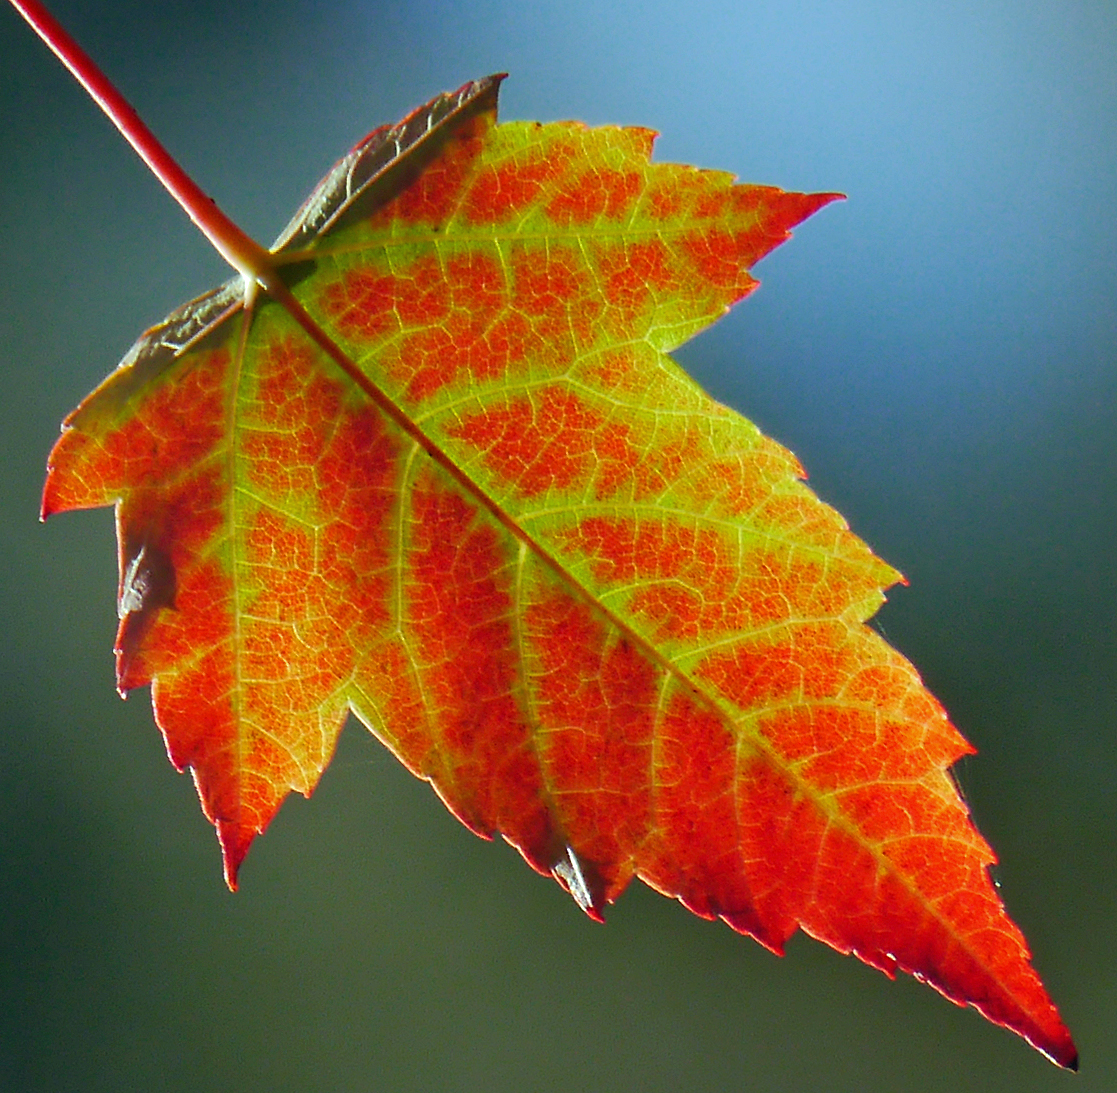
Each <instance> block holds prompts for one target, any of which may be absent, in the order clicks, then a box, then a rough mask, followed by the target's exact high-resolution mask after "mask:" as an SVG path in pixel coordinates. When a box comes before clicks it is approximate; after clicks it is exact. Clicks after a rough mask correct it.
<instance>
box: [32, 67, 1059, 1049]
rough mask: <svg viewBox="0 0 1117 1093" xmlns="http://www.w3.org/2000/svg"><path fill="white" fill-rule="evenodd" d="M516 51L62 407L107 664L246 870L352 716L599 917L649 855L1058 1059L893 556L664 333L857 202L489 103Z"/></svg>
mask: <svg viewBox="0 0 1117 1093" xmlns="http://www.w3.org/2000/svg"><path fill="white" fill-rule="evenodd" d="M499 82H500V77H492V78H489V79H487V80H482V81H480V82H478V83H473V84H469V85H466V86H465V87H463V88H462V89H461V90H459V91H458V92H457V93H455V94H452V95H443V96H440V97H438V98H437V99H435V100H433V101H432V102H431V103H429V104H428V105H427V106H425V107H423V108H421V109H419V110H417V111H415V112H414V113H413V114H411V115H410V116H409V117H408V118H407V119H405V120H404V121H403V122H401V123H400V124H399V125H397V126H393V127H386V128H383V129H380V130H377V131H376V132H374V133H373V134H371V135H370V136H369V137H368V138H367V139H366V140H365V141H363V142H362V143H361V144H360V145H358V146H357V147H356V148H355V149H354V150H353V151H352V152H351V153H350V154H349V155H348V156H347V157H346V158H345V159H343V160H342V161H341V162H340V163H339V164H338V165H337V166H336V167H335V168H334V169H333V171H332V172H331V173H330V174H329V175H328V176H327V177H326V179H325V180H324V181H323V182H322V183H321V184H320V186H319V187H318V188H317V189H316V190H315V192H314V193H313V194H312V196H311V197H310V199H309V200H308V201H307V202H306V203H305V204H304V206H303V207H302V209H301V210H300V211H299V213H298V214H297V215H296V216H295V218H294V219H293V220H292V222H291V224H290V225H289V226H288V227H287V229H286V230H285V231H284V232H283V233H282V235H281V236H280V238H279V240H278V241H277V242H276V244H275V246H274V248H273V250H272V256H271V258H270V260H269V268H270V269H271V270H272V271H273V272H274V274H275V276H273V277H271V279H270V280H269V281H268V282H267V283H266V284H265V285H264V288H263V289H262V290H261V289H260V288H259V287H258V286H257V285H256V284H255V283H254V282H251V281H250V279H249V278H248V277H237V278H235V279H234V280H232V281H230V282H229V283H228V284H226V285H225V286H223V287H221V288H219V289H217V290H215V291H214V292H212V293H210V294H208V295H206V296H203V297H201V298H200V299H198V300H195V301H193V302H192V303H190V304H188V305H186V306H185V307H183V308H181V309H180V310H178V311H176V312H175V313H174V314H172V315H171V316H170V317H169V318H168V319H167V320H166V321H165V322H164V323H162V324H161V325H159V326H157V327H155V328H154V329H152V330H150V331H148V332H147V333H146V334H145V335H144V336H143V337H142V338H141V339H140V340H139V341H138V342H137V344H136V345H135V346H134V347H133V349H132V350H131V351H130V353H129V354H128V355H127V357H126V358H125V359H124V361H123V362H122V363H121V365H120V366H119V367H118V369H117V370H116V371H115V372H114V373H113V374H112V375H110V376H109V378H108V379H107V380H105V382H104V383H103V384H102V385H101V386H100V387H99V388H98V389H97V390H96V391H95V392H93V394H91V395H90V396H89V397H88V398H87V399H86V400H85V401H84V402H83V403H82V404H81V406H80V407H79V408H78V409H77V410H76V411H75V412H74V413H73V414H71V415H70V417H69V418H68V419H67V420H66V422H65V426H64V431H63V435H62V437H61V438H60V439H59V441H58V442H57V444H56V445H55V447H54V450H53V451H52V453H51V456H50V460H49V472H48V477H47V482H46V485H45V489H44V495H43V506H42V513H43V516H44V517H46V516H49V515H51V514H53V513H56V512H60V511H64V510H69V509H79V508H89V507H94V506H101V505H115V506H116V512H117V530H118V541H119V565H120V587H119V611H120V627H119V631H118V635H117V642H116V653H117V676H118V685H119V688H120V690H121V692H122V693H123V692H127V691H129V690H131V689H133V688H135V687H139V686H143V685H146V684H148V683H150V684H151V685H152V698H153V706H154V709H155V716H156V720H157V722H158V724H159V726H160V728H161V730H162V732H163V734H164V737H165V740H166V744H167V750H168V753H169V755H170V758H171V760H172V762H173V763H174V765H175V766H176V767H177V768H178V769H180V770H185V769H187V768H189V769H191V770H192V772H193V774H194V778H195V781H196V783H197V787H198V792H199V795H200V797H201V801H202V806H203V808H204V810H205V813H206V815H207V816H208V817H209V818H210V819H211V820H212V821H213V823H214V824H215V825H216V828H217V833H218V837H219V839H220V842H221V846H222V850H223V855H224V861H225V869H226V876H227V880H228V883H229V884H230V886H232V887H235V885H236V878H237V870H238V868H239V866H240V864H241V862H242V861H243V859H244V856H245V854H246V852H247V850H248V847H249V844H250V843H251V842H252V840H253V838H254V837H255V836H256V835H257V834H259V833H261V832H262V831H263V830H264V829H265V828H266V826H267V824H268V822H269V821H270V820H271V819H272V817H273V816H274V815H275V813H276V810H277V809H278V808H279V806H280V804H281V802H282V801H283V799H284V797H285V796H286V795H287V793H288V792H290V791H291V790H293V789H294V790H298V791H300V792H301V793H304V794H309V793H310V792H311V791H312V790H313V788H314V786H315V784H316V783H317V781H318V780H319V778H320V776H321V773H322V771H323V769H324V768H325V766H326V764H327V763H328V762H329V759H330V757H331V755H332V753H333V750H334V746H335V743H336V740H337V736H338V733H339V731H340V729H341V727H342V724H343V722H344V721H345V719H346V717H347V715H348V713H349V712H350V711H352V712H353V713H354V714H355V715H356V716H357V717H358V718H359V719H360V720H361V721H362V722H364V724H365V725H367V726H368V727H369V728H370V729H371V730H372V731H373V732H374V733H375V734H376V735H377V736H378V737H379V738H380V739H381V740H382V741H384V743H385V744H386V745H387V746H388V747H389V748H390V749H391V750H392V751H393V752H394V753H395V754H396V755H397V756H398V757H399V758H400V759H401V760H402V762H403V763H405V764H406V765H407V767H408V768H409V769H410V770H412V771H413V772H414V773H415V774H417V775H418V776H420V777H422V778H425V779H427V780H428V781H430V782H431V784H432V785H433V786H434V788H435V789H436V791H437V792H438V793H439V795H440V796H441V797H442V799H443V800H444V801H445V802H446V804H447V806H448V807H449V808H450V809H451V811H452V812H453V813H454V814H455V815H456V816H457V817H458V818H459V819H460V820H461V821H462V822H463V823H465V824H466V825H467V826H468V827H470V828H471V829H472V830H474V831H476V832H477V833H478V834H481V835H484V836H488V837H491V836H493V835H495V834H497V833H499V834H500V835H502V836H503V837H504V838H505V839H506V840H507V841H508V842H509V843H511V844H512V845H513V846H515V847H516V848H517V849H518V850H519V851H520V853H521V854H522V855H523V856H524V858H525V859H526V860H527V861H528V862H529V864H531V865H532V866H533V867H534V868H535V869H536V870H538V871H539V872H541V873H543V874H550V875H553V876H554V877H555V878H556V879H558V880H559V882H560V883H562V884H563V885H564V886H565V887H566V888H567V889H568V890H569V891H570V892H571V894H572V895H573V896H574V898H575V899H576V900H577V901H578V903H579V904H580V905H581V906H582V907H583V909H584V910H585V911H586V912H587V913H588V914H590V915H591V916H592V917H595V918H600V917H601V912H602V909H603V907H604V906H605V904H607V903H609V902H611V901H613V900H615V899H616V898H617V897H618V896H619V895H620V893H621V892H622V891H623V889H624V888H625V886H626V885H627V884H628V882H629V881H630V880H631V879H632V878H633V877H634V876H635V877H639V878H640V879H642V880H643V881H644V882H645V883H647V884H649V885H650V886H652V887H653V888H655V889H657V890H659V891H660V892H663V893H664V894H666V895H669V896H673V897H676V898H678V899H679V900H681V901H682V902H683V903H684V904H685V905H686V906H687V907H689V908H690V909H691V910H692V911H694V912H695V913H696V914H699V915H701V916H703V917H707V918H716V917H720V918H722V919H724V920H725V921H726V922H727V923H728V924H729V925H730V926H732V927H733V928H734V929H736V930H739V931H741V932H742V933H747V934H750V935H752V936H753V937H755V938H756V939H757V940H759V941H760V942H761V943H763V944H764V945H766V946H768V947H769V948H770V949H772V950H774V951H776V952H779V951H781V950H782V948H783V946H784V944H785V942H786V941H787V939H788V938H789V937H790V936H791V935H792V934H793V933H794V931H795V930H796V929H798V928H800V927H802V928H803V929H804V930H805V931H807V932H808V933H809V934H811V935H812V936H814V937H816V938H818V939H820V940H822V941H825V942H826V943H827V944H829V945H831V946H833V947H834V948H836V949H838V950H840V951H842V952H854V953H856V954H857V955H858V956H859V957H860V959H862V960H863V961H865V962H866V963H868V964H870V965H872V966H874V967H877V968H880V969H881V970H883V971H884V972H886V973H887V974H889V975H893V974H894V972H895V970H896V969H902V970H904V971H908V972H912V973H914V974H915V975H917V976H919V977H920V978H923V979H925V980H927V981H928V982H929V983H931V984H932V985H933V986H934V987H936V988H937V989H938V990H939V991H941V992H942V993H943V994H944V995H946V996H947V997H948V998H951V999H952V1000H954V1001H956V1002H958V1003H969V1004H972V1005H974V1006H975V1007H977V1008H978V1009H979V1010H980V1011H981V1012H983V1013H984V1014H985V1015H986V1016H987V1017H989V1018H990V1019H991V1020H993V1021H995V1022H997V1023H999V1024H1003V1025H1006V1026H1008V1027H1009V1028H1012V1029H1014V1030H1015V1031H1017V1032H1019V1033H1020V1034H1021V1035H1023V1036H1025V1037H1026V1038H1027V1039H1028V1040H1029V1041H1030V1042H1031V1043H1033V1044H1034V1045H1035V1046H1036V1047H1038V1048H1039V1049H1040V1050H1042V1051H1044V1052H1045V1053H1046V1054H1048V1055H1049V1056H1050V1057H1051V1058H1053V1059H1054V1060H1055V1061H1057V1062H1059V1063H1060V1064H1062V1065H1065V1066H1073V1065H1075V1062H1076V1053H1075V1049H1074V1045H1073V1043H1072V1042H1071V1039H1070V1036H1069V1033H1068V1032H1067V1030H1066V1029H1065V1028H1064V1026H1063V1025H1062V1023H1061V1021H1060V1019H1059V1017H1058V1014H1057V1013H1056V1011H1055V1009H1054V1007H1053V1005H1052V1004H1051V1002H1050V1000H1049V999H1048V997H1047V995H1046V992H1045V991H1044V989H1043V987H1042V985H1041V983H1040V981H1039V979H1038V977H1037V976H1036V975H1035V973H1034V971H1033V970H1032V968H1031V966H1030V964H1029V954H1028V951H1027V948H1026V945H1025V942H1024V939H1023V936H1022V935H1021V933H1020V931H1019V930H1018V929H1017V928H1016V926H1015V925H1014V924H1013V923H1012V922H1011V921H1010V920H1009V919H1008V917H1007V916H1006V914H1005V912H1004V909H1003V907H1002V905H1001V902H1000V900H999V898H998V895H997V893H996V891H995V890H994V888H993V886H992V884H991V883H990V880H989V877H988V875H987V867H988V866H989V865H990V863H992V862H993V861H994V855H993V853H992V851H991V850H990V849H989V847H988V846H987V845H986V843H985V842H984V841H983V840H982V838H981V837H980V835H979V834H978V833H977V831H976V830H975V828H974V827H973V825H972V823H971V821H970V819H969V817H968V814H967V812H966V809H965V806H964V804H963V803H962V801H961V800H960V798H959V796H958V794H957V792H956V790H955V787H954V785H953V783H952V781H951V778H950V776H949V773H948V768H949V766H950V764H951V763H953V762H954V761H955V760H956V759H957V758H959V757H960V756H961V755H963V754H966V753H968V752H970V751H971V750H972V749H971V748H970V747H969V745H968V744H967V743H966V742H965V741H964V740H963V739H962V737H961V736H960V735H959V734H958V732H957V731H956V730H955V729H954V728H953V727H952V726H951V724H950V723H949V721H948V720H947V717H946V715H945V713H944V712H943V710H942V708H941V707H940V706H939V704H938V703H937V702H936V701H935V700H934V699H933V698H932V697H931V696H930V695H929V694H928V693H927V692H926V690H925V689H924V688H923V686H922V684H921V682H920V680H919V677H918V675H917V673H916V672H915V670H914V669H913V668H912V666H911V665H910V664H909V663H908V662H907V661H906V660H904V658H903V657H901V656H900V655H899V654H898V653H896V652H895V651H894V650H892V649H891V648H890V647H888V646H887V645H886V644H885V643H884V641H883V640H882V639H881V638H880V637H879V636H877V635H876V634H875V633H874V632H873V631H872V630H870V629H869V628H868V627H866V626H865V625H864V623H865V620H866V619H868V618H869V616H871V615H872V614H873V612H874V611H875V610H876V609H877V608H878V607H879V605H880V604H881V602H882V601H883V598H884V597H883V590H884V589H885V588H886V587H887V586H888V585H890V584H892V583H894V582H895V581H896V580H898V579H899V574H898V573H896V571H895V570H893V569H892V568H891V567H889V566H888V565H886V564H885V563H883V562H882V561H880V560H879V559H877V558H876V557H874V556H873V554H872V553H871V552H870V550H869V549H868V548H867V547H866V546H865V545H864V544H863V543H862V542H861V541H860V540H859V539H857V538H856V537H855V536H854V535H853V534H852V533H851V532H850V531H849V530H848V527H847V525H846V524H845V522H844V521H843V519H842V518H841V517H840V516H839V515H838V514H837V513H836V512H834V511H833V510H832V509H830V508H829V507H827V506H826V505H824V504H823V503H822V502H820V501H819V500H818V499H817V498H816V497H815V496H814V495H813V494H812V493H811V492H810V491H809V490H808V489H807V487H806V486H805V485H804V484H803V482H802V477H803V472H802V470H801V468H800V466H799V465H798V463H797V462H796V460H795V458H794V457H793V456H792V455H791V454H790V453H789V452H788V451H786V450H785V449H783V448H782V447H780V446H779V445H778V444H776V443H775V442H773V441H772V440H769V439H767V438H766V437H764V436H762V435H761V434H760V432H759V431H758V430H757V429H756V428H755V427H754V426H753V425H752V424H750V423H749V422H748V421H746V420H745V419H744V418H742V417H741V416H739V415H738V414H736V413H735V412H733V411H732V410H729V409H727V408H726V407H723V406H720V405H718V404H717V403H716V402H714V401H713V400H712V399H710V398H709V397H708V396H707V395H706V394H705V393H704V392H702V391H701V390H700V389H699V388H698V387H697V386H696V385H695V384H694V383H693V382H692V381H691V380H690V379H689V378H688V377H686V376H685V374H683V373H682V372H681V371H680V370H679V369H678V368H677V366H676V365H674V364H673V363H672V362H671V360H670V359H669V358H668V357H667V356H666V354H667V352H668V351H669V350H671V349H672V348H674V347H675V346H677V345H679V344H680V343H681V342H682V341H684V340H686V339H687V338H689V337H691V336H692V335H693V334H695V333H697V332H698V331H699V330H700V329H702V328H703V327H705V326H707V325H708V324H709V323H711V322H713V321H715V320H716V319H717V318H718V317H719V316H720V315H722V314H723V313H724V312H725V311H726V310H727V309H728V307H729V306H730V305H731V304H733V303H734V302H736V301H737V300H739V299H741V298H742V297H744V296H745V295H747V294H748V293H749V292H750V291H752V289H753V288H755V286H756V281H755V280H754V279H753V278H752V276H751V274H750V273H749V269H750V268H751V267H752V265H753V264H754V263H755V262H757V261H758V260H759V259H760V258H762V257H763V256H764V255H765V254H766V253H768V252H769V251H770V250H771V249H772V248H773V247H775V246H777V245H778V244H779V243H781V242H783V241H784V240H785V239H786V238H787V237H788V234H789V229H790V228H791V227H793V226H794V225H796V224H797V223H799V222H800V221H802V220H803V219H805V218H806V217H807V216H809V215H811V214H812V213H813V212H815V211H816V210H817V209H819V208H820V207H821V206H823V205H825V204H827V203H828V202H830V201H832V200H833V199H834V198H835V197H837V196H839V195H836V194H813V195H804V194H793V193H785V192H784V191H782V190H778V189H775V188H772V187H762V186H750V185H739V184H736V183H735V181H734V179H733V178H732V177H731V176H729V175H727V174H723V173H717V172H710V171H699V170H695V169H693V168H689V167H682V166H675V165H665V164H653V163H651V162H650V158H649V157H650V153H651V148H652V141H653V137H654V134H652V133H651V132H650V131H648V130H642V129H617V128H603V129H587V128H585V127H584V126H582V125H580V124H576V123H565V124H551V125H537V124H529V123H513V124H505V125H500V126H498V125H496V100H497V90H498V86H499Z"/></svg>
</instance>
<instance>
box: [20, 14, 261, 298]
mask: <svg viewBox="0 0 1117 1093" xmlns="http://www.w3.org/2000/svg"><path fill="white" fill-rule="evenodd" d="M11 3H12V6H13V7H14V8H15V9H16V11H18V12H19V13H20V15H22V16H23V18H24V19H26V20H27V22H28V23H30V25H31V27H32V28H33V29H34V30H35V32H36V33H37V34H38V35H39V37H40V38H42V39H43V41H44V42H46V44H47V45H48V46H50V48H51V50H52V51H53V52H54V54H55V55H56V56H57V57H58V59H59V60H60V61H61V62H62V63H63V64H64V65H65V66H66V67H67V68H68V69H69V70H70V72H71V74H72V75H73V76H74V78H75V79H76V80H77V81H78V83H80V84H81V85H82V87H84V88H85V90H86V91H88V92H89V94H90V96H92V98H93V99H94V101H95V102H96V103H97V105H98V106H99V107H100V108H101V109H102V110H103V111H104V112H105V114H106V115H107V116H108V118H109V120H110V121H111V122H112V123H113V125H115V126H116V127H117V129H119V130H120V132H121V134H122V135H123V136H124V138H125V139H126V140H127V141H128V143H129V144H131V145H132V147H133V148H134V149H135V150H136V151H137V152H138V153H139V155H140V158H141V159H142V160H143V161H144V163H146V164H147V165H148V167H149V168H150V169H151V171H152V173H153V174H154V175H155V177H156V178H158V179H159V181H160V182H161V183H163V186H164V187H165V188H166V189H167V191H168V192H169V193H170V195H171V196H172V197H173V198H174V199H175V201H177V202H178V203H179V205H181V206H182V208H183V209H185V210H186V214H187V215H188V216H189V217H190V219H191V220H193V221H194V223H195V224H196V225H197V226H198V229H199V230H200V231H201V232H202V234H203V235H204V236H205V237H206V238H207V239H208V240H209V241H210V242H211V243H212V244H213V246H214V247H215V248H216V249H217V252H218V253H219V254H220V255H221V257H222V258H224V259H225V261H226V262H228V263H229V265H231V266H232V267H233V269H235V270H236V271H237V272H238V273H239V274H240V275H241V276H242V277H243V278H244V283H245V296H246V302H250V301H251V297H252V295H253V294H254V291H255V286H256V285H257V284H260V285H263V286H265V287H270V285H271V284H272V282H273V281H274V280H275V276H274V269H275V262H274V259H273V257H272V255H271V252H270V251H268V250H266V249H265V248H264V247H262V246H261V245H260V244H259V243H257V242H256V241H255V240H254V239H252V238H251V237H250V236H248V235H246V234H245V233H244V232H243V231H241V229H240V228H239V227H237V225H236V224H234V223H233V221H232V220H230V219H229V218H228V217H227V216H226V215H225V214H224V213H223V212H222V211H221V210H220V209H219V208H218V207H217V204H216V203H215V202H214V200H213V198H211V197H210V196H209V195H208V194H206V193H205V192H204V191H203V190H202V189H201V187H200V186H198V184H197V183H196V182H195V181H194V180H193V179H192V178H191V177H190V176H189V175H188V174H187V173H186V171H184V170H183V169H182V167H180V166H179V164H178V163H177V162H176V161H175V159H174V157H173V156H171V154H170V153H169V152H168V151H167V149H166V148H164V147H163V145H162V144H161V143H160V142H159V140H158V139H157V138H156V136H155V134H154V133H152V132H151V130H150V129H148V127H147V126H146V125H145V124H144V123H143V121H142V120H141V119H140V116H139V115H138V114H137V113H136V111H135V110H133V109H132V107H131V106H130V105H129V104H128V102H127V100H126V99H125V98H124V96H123V95H122V94H121V93H120V92H119V91H118V90H117V89H116V87H115V86H114V85H113V83H112V81H110V80H109V78H108V77H107V76H106V75H105V74H104V73H103V72H102V71H101V70H100V68H98V66H97V64H96V62H95V61H94V60H93V59H92V58H91V57H90V56H89V54H87V53H86V52H85V50H83V49H82V48H81V46H79V45H78V44H77V42H75V41H74V39H73V38H71V37H70V35H69V34H68V33H67V32H66V30H65V29H64V28H63V26H62V25H61V24H60V23H59V22H58V20H57V19H55V17H54V16H53V15H51V13H50V12H49V11H47V9H46V8H45V7H44V6H43V5H42V4H41V3H39V0H11Z"/></svg>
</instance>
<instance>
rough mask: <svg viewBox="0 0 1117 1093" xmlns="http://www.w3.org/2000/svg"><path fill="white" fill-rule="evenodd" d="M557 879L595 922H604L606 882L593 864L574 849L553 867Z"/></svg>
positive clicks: (567, 852) (566, 853) (569, 850)
mask: <svg viewBox="0 0 1117 1093" xmlns="http://www.w3.org/2000/svg"><path fill="white" fill-rule="evenodd" d="M552 872H553V873H554V876H555V879H556V880H557V881H559V883H560V884H562V886H563V887H564V888H565V889H566V890H567V891H568V892H569V893H570V895H571V896H573V897H574V902H575V903H577V904H578V906H579V907H581V909H582V910H583V911H585V913H586V914H587V915H589V917H590V918H592V919H593V920H594V922H604V921H605V916H604V914H603V911H604V908H605V880H604V878H603V877H602V876H601V873H600V872H599V871H598V869H597V867H596V866H595V865H594V864H593V862H591V861H588V860H586V859H583V858H580V857H579V856H578V854H577V853H576V852H575V850H574V847H572V846H568V847H566V852H565V855H564V856H563V857H562V858H560V859H559V860H558V861H557V862H555V864H554V866H553V867H552Z"/></svg>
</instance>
